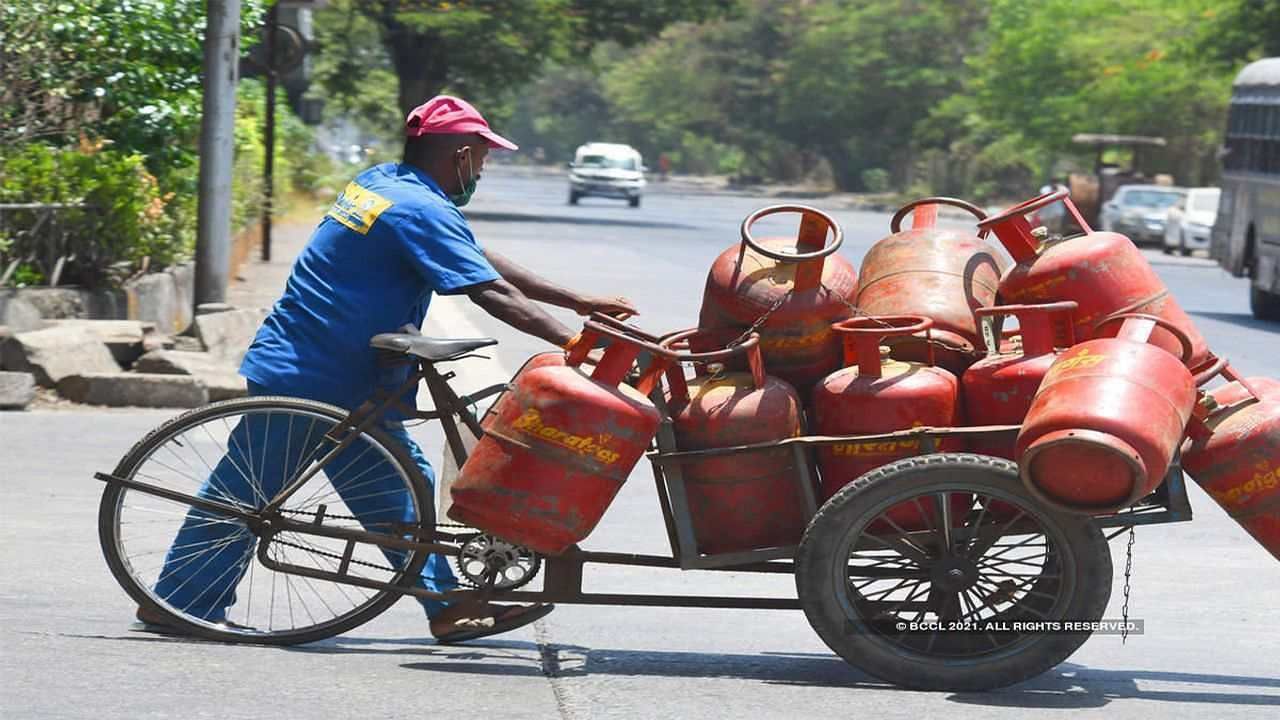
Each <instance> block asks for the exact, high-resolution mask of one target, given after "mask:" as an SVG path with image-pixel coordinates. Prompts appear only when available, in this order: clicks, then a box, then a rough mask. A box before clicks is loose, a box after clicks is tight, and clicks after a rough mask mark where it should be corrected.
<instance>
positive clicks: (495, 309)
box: [465, 264, 576, 347]
mask: <svg viewBox="0 0 1280 720" xmlns="http://www.w3.org/2000/svg"><path fill="white" fill-rule="evenodd" d="M494 269H496V270H498V272H499V273H500V274H502V275H503V277H504V278H505V277H506V273H504V272H503V271H502V270H501V269H498V267H497V265H496V264H495V265H494ZM465 292H466V293H467V297H469V298H471V301H472V302H474V303H475V304H476V305H479V306H480V307H481V308H483V309H484V311H485V312H487V313H489V314H490V315H492V316H494V317H495V318H497V319H499V320H501V321H502V322H504V323H506V324H508V325H510V326H511V327H513V328H515V329H517V330H519V331H521V332H523V333H528V334H529V335H533V336H535V337H540V338H542V339H543V340H546V341H547V342H549V343H551V344H553V345H556V346H558V347H564V346H565V344H566V343H568V342H569V341H570V340H571V339H573V338H574V337H575V335H576V333H574V332H573V331H572V330H570V329H569V328H568V327H566V326H565V325H564V324H563V323H561V322H560V321H559V320H556V319H555V318H553V317H551V316H550V315H548V314H547V312H546V311H545V310H543V309H542V308H540V307H538V306H537V305H535V304H533V303H532V302H530V301H529V297H528V296H527V295H525V294H524V293H523V292H521V291H520V289H519V288H518V287H517V286H516V285H515V284H514V283H511V282H508V281H507V280H505V279H499V280H494V281H493V282H487V283H480V284H479V285H472V286H471V287H468V288H466V291H465ZM548 302H549V301H548Z"/></svg>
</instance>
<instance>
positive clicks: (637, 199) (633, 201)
mask: <svg viewBox="0 0 1280 720" xmlns="http://www.w3.org/2000/svg"><path fill="white" fill-rule="evenodd" d="M627 204H628V205H630V206H631V207H640V196H639V195H637V196H635V197H633V198H627Z"/></svg>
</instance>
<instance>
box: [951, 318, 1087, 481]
mask: <svg viewBox="0 0 1280 720" xmlns="http://www.w3.org/2000/svg"><path fill="white" fill-rule="evenodd" d="M1075 309H1076V304H1075V303H1074V302H1070V301H1067V302H1059V303H1047V304H1044V305H997V306H996V307H991V308H979V309H978V310H976V311H975V312H974V314H975V315H976V316H977V317H978V318H979V319H982V318H988V317H989V318H991V319H992V321H994V320H997V319H999V318H1001V317H1002V316H1006V315H1013V316H1015V317H1017V318H1018V332H1019V334H1020V336H1021V338H1022V343H1021V345H1020V346H1009V347H1004V348H1002V349H1001V351H1000V352H991V351H988V354H987V357H985V358H983V359H981V360H979V361H978V362H976V363H974V364H973V365H971V366H969V369H968V370H966V371H965V373H964V376H963V377H962V378H961V379H960V389H961V393H960V395H961V396H962V397H963V398H964V417H965V420H966V422H968V423H969V424H970V425H1021V424H1022V421H1023V419H1024V418H1026V416H1027V410H1028V409H1029V408H1030V407H1031V401H1032V400H1033V399H1035V396H1036V392H1037V391H1038V390H1039V389H1040V381H1041V380H1043V379H1044V376H1045V373H1047V372H1049V367H1050V366H1051V365H1053V361H1054V359H1055V358H1056V357H1057V356H1058V354H1059V353H1060V352H1061V350H1058V349H1056V348H1055V347H1054V345H1055V344H1056V343H1055V338H1056V337H1060V336H1061V335H1063V334H1065V335H1066V337H1067V339H1068V342H1067V343H1066V345H1067V346H1068V347H1070V346H1071V345H1074V344H1075V337H1074V335H1075V334H1074V332H1073V330H1072V321H1071V313H1072V312H1074V311H1075ZM988 322H990V321H988ZM984 344H986V343H984ZM991 344H993V345H997V346H1000V345H1003V343H999V342H998V341H997V339H996V337H995V333H994V332H993V333H992V336H991ZM1013 441H1014V435H1013V434H1012V433H1010V434H1008V435H1000V436H990V435H988V436H983V435H978V436H974V437H971V438H970V439H969V450H970V451H972V452H976V453H980V454H982V455H991V456H993V457H999V458H1004V459H1006V460H1012V459H1013Z"/></svg>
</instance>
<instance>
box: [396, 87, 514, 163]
mask: <svg viewBox="0 0 1280 720" xmlns="http://www.w3.org/2000/svg"><path fill="white" fill-rule="evenodd" d="M467 133H475V134H477V135H479V136H480V137H482V138H484V139H485V140H488V141H489V147H491V148H499V149H502V150H516V149H517V145H516V144H515V143H513V142H511V141H510V140H508V139H506V138H504V137H502V136H501V135H499V134H498V133H496V132H494V131H492V130H490V129H489V123H488V122H486V121H485V119H484V116H483V115H481V114H480V111H479V110H476V109H475V108H474V107H472V106H471V103H469V102H467V101H466V100H462V99H461V98H456V97H453V96H451V95H437V96H435V97H433V98H431V99H430V100H428V101H426V102H424V103H422V104H421V105H419V106H418V107H416V108H414V109H413V110H412V111H411V112H410V113H409V117H407V118H405V121H404V134H405V136H406V137H418V136H419V135H427V134H436V135H464V134H467Z"/></svg>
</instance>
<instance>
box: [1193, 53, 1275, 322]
mask: <svg viewBox="0 0 1280 720" xmlns="http://www.w3.org/2000/svg"><path fill="white" fill-rule="evenodd" d="M1211 238H1212V240H1211V244H1210V248H1209V255H1210V257H1212V258H1213V259H1215V260H1217V261H1218V264H1219V265H1221V266H1222V267H1223V268H1224V269H1226V270H1227V271H1228V272H1230V273H1231V274H1232V275H1234V276H1236V277H1244V276H1248V277H1249V306H1250V309H1251V310H1253V315H1254V317H1257V318H1261V319H1265V320H1280V57H1276V58H1267V59H1264V60H1258V61H1257V62H1253V63H1250V64H1249V65H1247V66H1246V67H1245V68H1244V69H1243V70H1241V71H1240V74H1239V75H1237V76H1236V79H1235V82H1234V83H1233V84H1232V86H1231V107H1230V111H1229V113H1228V115H1227V132H1226V141H1225V143H1224V146H1223V150H1222V200H1221V202H1220V203H1219V205H1218V217H1217V219H1216V220H1215V221H1214V224H1213V231H1212V235H1211Z"/></svg>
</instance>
